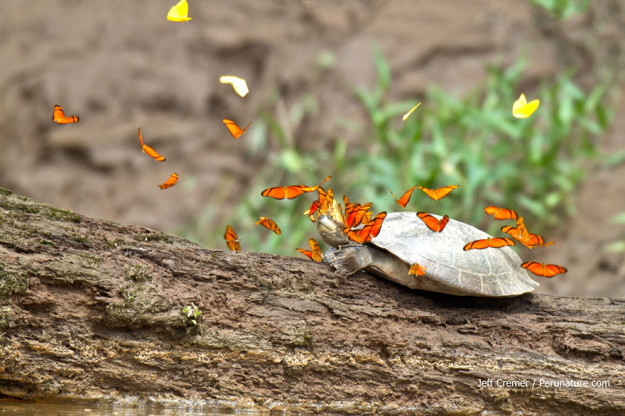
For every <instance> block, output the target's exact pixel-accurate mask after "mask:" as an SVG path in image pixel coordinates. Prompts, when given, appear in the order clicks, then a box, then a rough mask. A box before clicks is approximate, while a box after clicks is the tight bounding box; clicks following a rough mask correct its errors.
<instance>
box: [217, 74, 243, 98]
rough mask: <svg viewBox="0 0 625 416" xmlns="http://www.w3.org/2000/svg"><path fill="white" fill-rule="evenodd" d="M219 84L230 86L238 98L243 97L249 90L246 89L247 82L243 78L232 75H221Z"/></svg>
mask: <svg viewBox="0 0 625 416" xmlns="http://www.w3.org/2000/svg"><path fill="white" fill-rule="evenodd" d="M219 82H221V83H222V84H232V88H234V91H235V92H236V93H237V94H239V96H240V97H245V96H246V95H247V93H248V92H250V90H249V89H248V88H247V82H245V80H244V79H243V78H239V77H235V76H234V75H222V76H221V77H220V78H219Z"/></svg>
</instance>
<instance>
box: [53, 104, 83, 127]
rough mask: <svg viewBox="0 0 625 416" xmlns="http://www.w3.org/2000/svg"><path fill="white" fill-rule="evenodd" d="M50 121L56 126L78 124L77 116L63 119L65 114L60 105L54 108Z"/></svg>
mask: <svg viewBox="0 0 625 416" xmlns="http://www.w3.org/2000/svg"><path fill="white" fill-rule="evenodd" d="M52 121H54V122H55V123H56V124H71V123H78V116H69V117H65V112H64V111H63V109H62V108H61V106H60V105H55V106H54V113H53V114H52Z"/></svg>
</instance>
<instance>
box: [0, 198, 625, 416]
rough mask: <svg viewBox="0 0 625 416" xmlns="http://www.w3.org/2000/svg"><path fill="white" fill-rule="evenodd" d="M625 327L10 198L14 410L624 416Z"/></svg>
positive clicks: (545, 303) (579, 312)
mask: <svg viewBox="0 0 625 416" xmlns="http://www.w3.org/2000/svg"><path fill="white" fill-rule="evenodd" d="M215 232H217V231H215ZM192 303H193V304H195V305H197V306H198V307H199V309H200V310H201V312H202V314H201V315H200V317H199V318H198V321H197V325H194V324H193V323H192V322H191V321H190V319H189V318H187V317H186V316H185V315H183V314H182V309H183V308H184V307H185V306H188V305H191V304H192ZM624 330H625V300H622V299H602V298H574V297H553V296H537V295H525V296H522V297H517V298H512V299H478V298H461V297H453V296H445V295H438V294H431V293H424V292H419V291H414V290H410V289H406V288H404V287H401V286H397V285H395V284H392V283H390V282H387V281H385V280H382V279H380V278H377V277H375V276H371V275H368V274H365V273H362V274H358V275H354V276H352V277H350V278H341V277H339V276H337V275H336V274H334V273H333V271H332V270H331V268H330V267H329V266H328V265H325V264H318V263H314V262H311V261H308V260H305V259H298V258H291V257H282V256H277V255H270V254H263V253H246V252H240V253H235V252H228V251H219V250H206V249H203V248H201V247H199V246H197V245H195V244H193V243H191V242H188V241H186V240H183V239H180V238H177V237H172V236H169V235H166V234H162V233H159V232H156V231H152V230H149V229H146V228H142V227H136V226H125V225H119V224H114V223H110V222H105V221H100V220H97V219H92V218H87V217H84V216H81V215H78V214H74V213H71V212H69V211H65V210H62V209H58V208H55V207H53V206H50V205H47V204H42V203H38V202H36V201H33V200H30V199H28V198H25V197H21V196H18V195H15V194H12V193H11V192H10V191H8V190H3V189H1V188H0V397H16V398H39V399H42V398H56V399H58V398H80V399H108V400H111V399H121V398H127V397H145V398H147V397H152V398H153V399H156V400H159V399H162V400H171V399H181V400H198V401H206V403H208V404H212V405H224V403H225V404H228V405H229V406H239V405H242V406H246V407H256V408H259V409H290V410H298V411H316V412H319V411H325V412H338V413H374V412H375V413H377V414H463V415H465V414H467V415H469V414H476V415H477V414H481V413H482V412H484V411H491V412H492V413H489V414H508V413H511V412H515V411H520V412H521V413H523V414H549V413H553V414H605V415H611V414H614V415H617V414H618V415H622V414H625V386H624V385H623V384H624V380H625V377H624V374H625V360H624V351H625V331H624ZM488 380H492V386H491V385H489V383H490V382H489V381H488ZM553 381H555V382H566V381H569V382H570V381H573V382H575V383H577V384H576V385H574V386H570V387H556V386H553V385H551V386H545V385H544V383H545V382H553ZM480 383H483V384H482V385H480ZM501 383H514V385H508V386H502V385H501ZM524 383H527V385H524ZM586 383H587V385H584V384H586ZM597 383H609V386H607V385H603V386H597V385H596V384H597Z"/></svg>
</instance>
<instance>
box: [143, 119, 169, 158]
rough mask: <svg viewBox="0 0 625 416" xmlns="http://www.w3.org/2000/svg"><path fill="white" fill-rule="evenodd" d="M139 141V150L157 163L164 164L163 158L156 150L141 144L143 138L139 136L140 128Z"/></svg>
mask: <svg viewBox="0 0 625 416" xmlns="http://www.w3.org/2000/svg"><path fill="white" fill-rule="evenodd" d="M139 141H140V142H141V150H143V151H144V152H145V153H146V154H147V155H149V156H151V157H152V158H153V159H154V160H156V161H157V162H164V161H165V156H161V155H160V154H159V153H158V152H157V151H156V150H154V149H153V148H152V147H150V146H148V145H147V144H145V143H143V136H142V135H141V127H139Z"/></svg>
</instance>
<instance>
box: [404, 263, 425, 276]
mask: <svg viewBox="0 0 625 416" xmlns="http://www.w3.org/2000/svg"><path fill="white" fill-rule="evenodd" d="M425 271H426V268H425V267H421V265H420V264H419V263H414V264H413V265H412V266H410V270H408V274H414V275H415V276H423V275H424V274H425Z"/></svg>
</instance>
